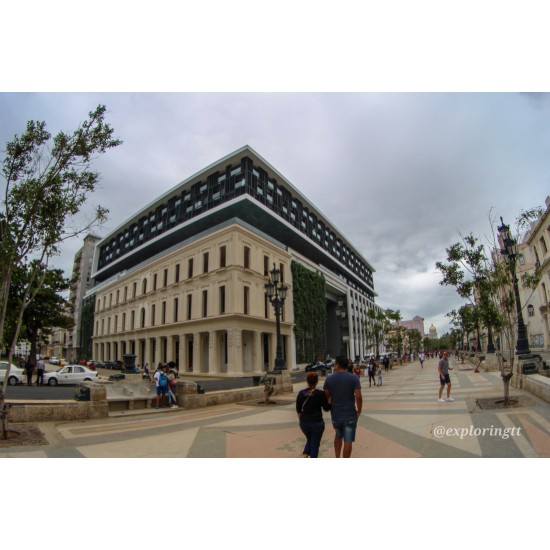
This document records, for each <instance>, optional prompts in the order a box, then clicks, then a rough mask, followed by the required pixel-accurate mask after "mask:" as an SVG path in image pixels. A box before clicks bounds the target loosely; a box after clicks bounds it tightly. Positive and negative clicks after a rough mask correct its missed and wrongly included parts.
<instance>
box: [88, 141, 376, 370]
mask: <svg viewBox="0 0 550 550" xmlns="http://www.w3.org/2000/svg"><path fill="white" fill-rule="evenodd" d="M293 261H296V262H299V263H301V264H302V265H304V266H305V267H307V268H308V269H311V270H312V271H317V272H320V273H322V274H323V276H324V278H325V282H326V288H325V298H326V304H327V321H326V328H325V334H324V336H323V338H322V340H323V341H322V342H321V344H320V349H319V355H326V354H330V355H332V356H335V355H337V354H338V353H339V352H340V350H341V347H342V346H344V349H345V351H346V353H347V354H348V355H349V356H350V357H356V356H361V357H362V356H363V355H365V353H366V351H367V350H366V347H367V342H366V340H365V326H364V323H365V322H366V321H365V318H366V312H367V310H368V309H369V308H377V306H375V304H374V298H375V292H374V287H373V272H374V269H373V268H372V267H371V266H370V264H369V263H368V262H367V261H366V260H365V259H364V258H363V257H362V256H361V255H360V253H359V252H357V250H355V249H354V247H353V246H352V245H351V244H350V243H349V242H347V241H346V239H345V238H344V237H343V236H342V234H341V233H340V232H339V231H338V230H337V229H336V228H335V227H334V226H333V225H332V224H331V223H330V221H329V220H328V219H327V218H326V217H325V216H323V215H322V214H321V213H320V212H319V211H318V210H316V208H315V207H314V206H313V205H312V204H311V203H310V202H309V201H308V200H307V199H306V198H305V197H304V196H302V195H301V193H300V192H299V191H298V190H297V189H296V188H295V187H294V186H293V185H292V184H291V183H290V182H288V181H287V180H286V179H285V178H284V177H283V176H282V175H281V174H280V173H279V172H278V171H277V170H276V169H275V168H273V167H272V166H271V165H270V164H269V163H268V162H267V161H265V160H264V159H263V158H262V157H260V156H259V155H258V154H257V153H256V152H255V151H254V150H253V149H251V148H250V147H248V146H245V147H243V148H241V149H239V150H237V151H235V152H234V153H232V154H230V155H228V156H227V157H225V158H223V159H221V160H220V161H218V162H216V163H215V164H212V165H211V166H208V167H207V168H205V169H204V170H201V171H200V172H199V173H197V174H195V175H194V176H192V177H190V178H188V179H187V180H185V181H184V182H182V183H181V184H179V185H177V186H176V187H174V188H173V189H171V190H170V191H168V192H167V193H165V194H164V195H162V196H161V197H159V198H158V199H157V200H156V201H154V202H153V203H151V204H149V205H148V206H146V207H145V208H144V209H143V210H141V211H140V212H138V213H136V214H135V215H134V216H132V217H131V218H130V219H128V220H127V221H126V222H125V223H124V224H122V225H121V226H120V227H118V228H117V229H116V230H115V231H113V232H112V233H111V234H110V235H108V236H107V237H105V238H104V239H103V240H101V241H100V242H99V243H98V244H97V246H96V251H95V256H94V271H93V275H92V276H93V278H94V281H95V286H94V288H93V289H92V290H91V291H90V292H89V293H88V295H87V301H88V303H93V310H94V330H93V356H94V359H96V360H116V359H121V358H122V355H124V354H126V353H132V354H135V355H137V363H138V364H140V365H143V364H145V363H148V364H149V366H153V365H156V364H157V363H158V362H167V361H171V360H174V361H176V363H177V364H178V367H179V369H180V373H181V372H187V373H188V372H192V373H195V374H200V375H212V376H220V375H221V376H242V375H248V374H252V373H261V372H265V371H267V370H270V369H272V368H273V365H274V361H275V353H276V344H277V342H276V324H275V315H274V311H273V307H272V305H271V303H270V302H269V301H268V300H267V297H266V296H265V288H264V285H265V283H266V282H267V278H268V277H269V271H270V270H271V269H272V268H273V266H274V265H275V266H276V267H277V268H278V269H280V271H281V275H282V281H283V282H284V284H286V285H287V286H288V293H287V298H286V301H285V303H284V307H283V311H282V317H281V335H282V348H283V354H284V356H285V360H286V366H287V368H288V369H292V368H293V367H294V366H295V364H296V357H295V356H296V347H295V341H294V333H293V306H292V304H293V299H292V297H293V292H292V280H291V279H292V272H291V263H292V262H293ZM339 298H341V299H343V301H344V304H345V308H346V313H347V315H346V319H345V323H342V322H341V320H340V319H338V318H337V316H336V306H337V303H338V299H339Z"/></svg>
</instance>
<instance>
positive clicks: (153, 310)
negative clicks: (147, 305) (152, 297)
mask: <svg viewBox="0 0 550 550" xmlns="http://www.w3.org/2000/svg"><path fill="white" fill-rule="evenodd" d="M155 310H156V307H155V305H154V304H153V305H152V306H151V326H152V327H154V326H155V313H156V312H155Z"/></svg>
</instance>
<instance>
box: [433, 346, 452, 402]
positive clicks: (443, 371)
mask: <svg viewBox="0 0 550 550" xmlns="http://www.w3.org/2000/svg"><path fill="white" fill-rule="evenodd" d="M437 370H438V372H439V399H438V400H437V401H438V402H439V403H445V401H454V399H453V398H452V397H451V378H450V376H449V370H453V367H450V366H449V354H448V353H447V352H446V351H444V352H443V356H442V357H441V359H440V360H439V364H438V366H437ZM445 385H446V386H447V399H443V397H442V396H443V388H444V387H445Z"/></svg>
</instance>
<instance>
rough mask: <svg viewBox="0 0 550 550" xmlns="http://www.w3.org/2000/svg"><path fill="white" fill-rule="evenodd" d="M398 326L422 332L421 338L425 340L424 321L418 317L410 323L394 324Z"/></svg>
mask: <svg viewBox="0 0 550 550" xmlns="http://www.w3.org/2000/svg"><path fill="white" fill-rule="evenodd" d="M392 324H394V325H396V326H400V327H405V328H406V329H407V330H417V331H418V332H420V336H422V338H424V336H425V333H424V319H423V318H422V317H419V316H418V315H416V316H415V317H413V318H412V319H411V320H410V321H398V322H397V323H392Z"/></svg>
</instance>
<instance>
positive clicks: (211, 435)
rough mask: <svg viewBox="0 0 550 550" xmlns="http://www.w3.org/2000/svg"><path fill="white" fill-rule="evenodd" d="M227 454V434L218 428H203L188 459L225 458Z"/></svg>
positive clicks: (190, 450)
mask: <svg viewBox="0 0 550 550" xmlns="http://www.w3.org/2000/svg"><path fill="white" fill-rule="evenodd" d="M226 454H227V450H226V432H225V431H221V430H220V429H218V428H201V429H200V430H199V431H198V433H197V435H196V436H195V439H194V440H193V444H192V445H191V448H190V449H189V452H188V453H187V458H225V457H226Z"/></svg>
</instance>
